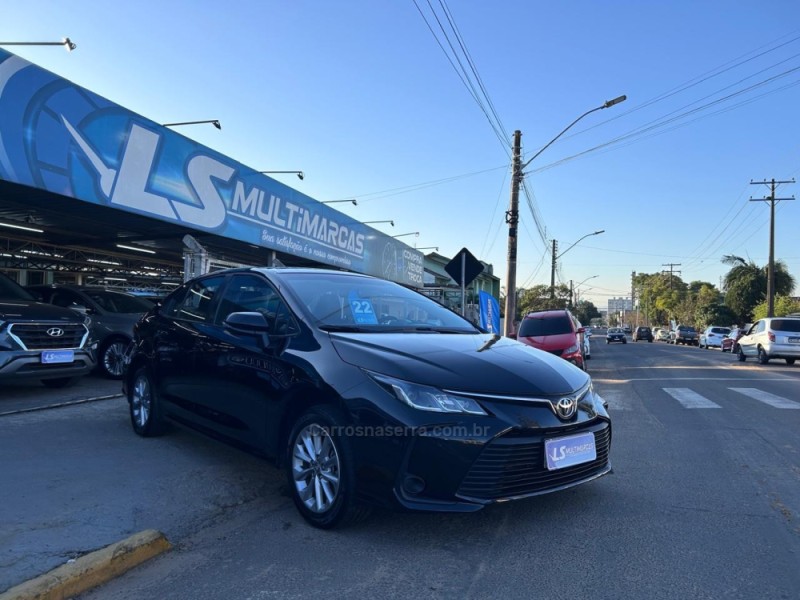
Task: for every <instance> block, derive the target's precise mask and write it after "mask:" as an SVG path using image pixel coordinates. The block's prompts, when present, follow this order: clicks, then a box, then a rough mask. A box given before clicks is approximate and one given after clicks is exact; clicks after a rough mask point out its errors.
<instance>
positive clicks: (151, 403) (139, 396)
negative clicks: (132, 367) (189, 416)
mask: <svg viewBox="0 0 800 600" xmlns="http://www.w3.org/2000/svg"><path fill="white" fill-rule="evenodd" d="M128 412H129V413H130V416H131V426H133V431H135V432H136V434H137V435H140V436H142V437H156V436H159V435H162V434H163V433H164V432H165V431H166V423H165V422H164V419H163V416H162V414H161V407H160V406H159V401H158V394H157V393H156V387H155V384H154V382H153V378H152V377H151V375H150V372H149V371H148V369H147V367H140V368H139V369H138V370H137V371H136V373H134V375H133V378H132V379H131V385H130V386H129V387H128Z"/></svg>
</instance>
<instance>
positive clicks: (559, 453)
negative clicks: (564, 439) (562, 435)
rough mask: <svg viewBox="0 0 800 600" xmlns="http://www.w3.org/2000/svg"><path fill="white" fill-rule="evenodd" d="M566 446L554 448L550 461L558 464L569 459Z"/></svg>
mask: <svg viewBox="0 0 800 600" xmlns="http://www.w3.org/2000/svg"><path fill="white" fill-rule="evenodd" d="M566 448H567V447H566V446H559V447H558V448H553V452H552V453H551V454H550V460H552V461H553V462H558V461H559V460H564V459H565V458H567V452H566Z"/></svg>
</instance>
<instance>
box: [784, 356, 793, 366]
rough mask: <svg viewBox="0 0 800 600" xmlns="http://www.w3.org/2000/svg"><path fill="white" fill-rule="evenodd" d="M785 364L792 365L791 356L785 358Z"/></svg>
mask: <svg viewBox="0 0 800 600" xmlns="http://www.w3.org/2000/svg"><path fill="white" fill-rule="evenodd" d="M786 364H787V365H790V366H791V365H793V364H794V359H793V358H787V359H786Z"/></svg>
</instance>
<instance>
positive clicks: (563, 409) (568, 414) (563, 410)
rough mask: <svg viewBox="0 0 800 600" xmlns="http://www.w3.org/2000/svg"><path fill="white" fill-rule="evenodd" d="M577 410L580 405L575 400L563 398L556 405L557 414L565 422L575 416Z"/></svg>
mask: <svg viewBox="0 0 800 600" xmlns="http://www.w3.org/2000/svg"><path fill="white" fill-rule="evenodd" d="M577 410H578V403H577V402H576V401H575V398H561V400H559V401H558V402H557V403H556V414H557V415H558V416H559V417H560V418H561V419H563V420H564V421H566V420H567V419H571V418H572V417H573V416H575V412H576V411H577Z"/></svg>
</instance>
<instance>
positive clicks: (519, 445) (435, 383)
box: [123, 268, 612, 529]
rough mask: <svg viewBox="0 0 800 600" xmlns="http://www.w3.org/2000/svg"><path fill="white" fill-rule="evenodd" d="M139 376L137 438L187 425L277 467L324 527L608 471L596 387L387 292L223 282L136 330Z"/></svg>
mask: <svg viewBox="0 0 800 600" xmlns="http://www.w3.org/2000/svg"><path fill="white" fill-rule="evenodd" d="M562 312H563V311H562ZM381 315H385V316H381ZM432 322H438V323H440V325H432V324H431V323H432ZM129 359H130V363H129V368H128V370H127V371H126V375H125V378H124V379H123V390H124V392H125V394H126V396H127V398H128V405H129V410H130V419H131V425H132V427H133V430H134V432H135V433H136V434H138V435H140V436H143V437H149V436H155V435H158V434H161V433H164V432H165V424H167V423H168V422H175V423H179V424H181V425H183V426H187V427H192V428H194V429H197V430H198V431H200V432H203V433H205V434H207V435H209V436H212V437H215V438H217V439H222V440H225V441H228V442H230V443H232V444H235V445H236V446H237V447H240V448H245V449H249V450H252V451H255V452H257V453H259V454H264V455H266V456H268V457H271V458H274V459H275V460H276V462H277V463H278V465H280V466H281V467H283V468H284V469H285V476H286V480H287V492H288V494H289V495H291V497H292V499H293V501H294V504H295V506H296V507H297V509H298V511H299V512H300V514H301V515H302V516H303V517H304V518H305V519H306V520H307V521H308V522H309V523H310V524H311V525H313V526H315V527H320V528H326V529H327V528H333V527H336V526H337V525H344V524H346V523H348V522H353V521H355V520H357V519H359V518H360V517H363V516H364V515H365V512H366V511H365V508H366V506H365V504H366V503H371V504H379V505H382V506H387V507H401V508H405V509H408V510H422V511H445V512H473V511H476V510H479V509H481V508H483V507H484V506H486V505H488V504H493V503H496V502H504V501H507V500H512V499H519V498H524V497H528V496H535V495H539V494H545V493H548V492H554V491H557V490H563V489H566V488H570V487H573V486H576V485H580V484H583V483H586V482H589V481H591V480H593V479H596V478H597V477H600V476H602V475H605V474H606V473H609V472H610V470H611V465H610V463H609V450H610V446H611V437H612V428H611V420H610V418H609V416H608V413H607V411H606V408H605V406H604V403H603V400H602V398H601V397H600V396H599V395H597V394H595V392H594V390H593V387H592V381H591V379H590V378H589V376H588V375H587V374H586V373H584V372H582V371H581V370H580V369H577V368H576V367H575V366H573V365H571V364H569V363H568V362H567V361H564V360H561V359H559V358H556V357H555V356H552V355H550V354H547V353H545V352H540V351H538V350H535V349H533V348H531V347H528V346H526V345H524V344H521V343H519V342H516V341H514V340H512V339H509V338H507V337H503V336H499V335H493V334H489V333H484V332H482V331H480V330H479V329H477V328H476V327H475V326H474V325H473V324H472V323H470V322H469V321H467V320H466V319H464V318H462V317H461V316H459V315H457V314H456V313H454V312H452V311H450V310H448V309H447V308H445V307H443V306H441V305H440V304H437V303H436V302H434V301H433V300H431V299H430V298H428V297H426V296H424V295H422V294H419V293H417V292H414V291H412V290H409V289H408V288H406V287H403V286H401V285H398V284H396V283H393V282H391V281H386V280H383V279H377V278H373V277H369V276H365V275H358V274H355V273H346V272H342V271H332V270H330V271H329V270H324V269H298V268H281V269H267V268H264V269H260V268H259V269H256V268H252V269H234V270H228V271H218V272H215V273H210V274H208V275H204V276H202V277H200V278H197V279H194V280H191V281H189V282H187V283H185V284H184V285H183V286H181V287H180V288H178V289H177V290H176V291H175V292H174V293H173V294H171V295H170V296H168V297H167V298H166V299H165V300H164V301H163V302H162V303H161V305H160V306H158V307H154V308H153V309H152V310H151V311H150V312H149V313H148V314H147V315H145V317H144V318H143V319H142V320H141V321H139V323H138V324H137V325H136V328H135V337H134V343H133V344H132V345H131V350H130V354H129ZM182 441H187V440H185V439H184V440H177V441H176V442H174V443H175V444H180V443H181V442H182ZM191 445H192V444H189V446H191ZM143 447H144V446H143ZM148 447H149V446H148ZM186 449H187V448H184V450H183V451H185V450H186ZM174 450H176V448H173V447H171V445H170V444H166V445H162V446H161V450H160V451H161V452H162V453H163V454H164V460H170V459H169V456H168V455H169V453H170V452H171V451H174ZM531 457H538V458H531Z"/></svg>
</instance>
